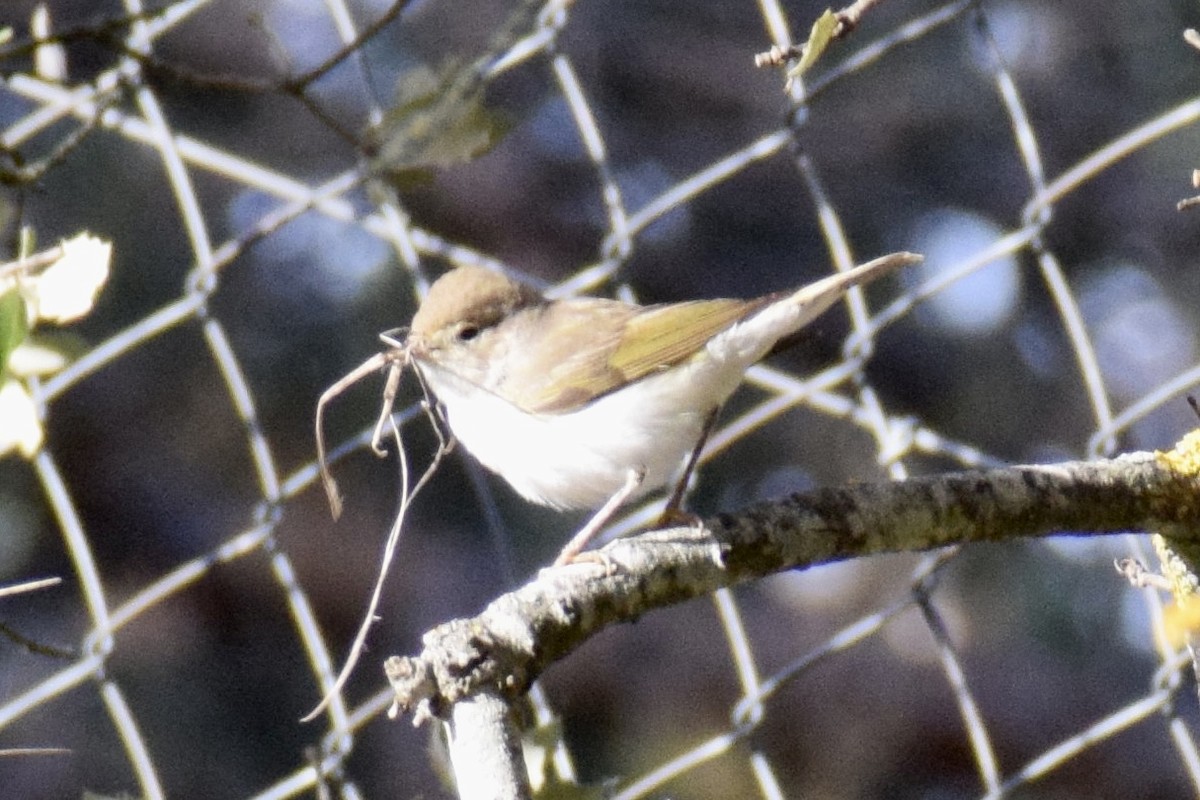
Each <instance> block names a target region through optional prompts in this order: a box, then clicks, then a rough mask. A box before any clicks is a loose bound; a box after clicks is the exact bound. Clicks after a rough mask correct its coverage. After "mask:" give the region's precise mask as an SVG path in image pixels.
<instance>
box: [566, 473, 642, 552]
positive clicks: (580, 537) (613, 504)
mask: <svg viewBox="0 0 1200 800" xmlns="http://www.w3.org/2000/svg"><path fill="white" fill-rule="evenodd" d="M645 479H646V470H645V469H640V468H638V469H633V468H631V469H630V470H629V472H628V473H627V474H626V475H625V483H624V484H623V485H622V486H621V488H620V489H618V490H617V491H616V494H614V495H613V496H612V497H610V498H608V500H606V501H605V503H604V505H603V506H601V507H600V510H599V511H597V512H596V513H595V514H593V515H592V518H591V519H589V520H588V521H587V524H586V525H584V526H583V527H582V528H581V529H580V530H579V533H577V534H575V536H574V537H572V538H571V541H569V542H567V546H566V547H564V548H563V549H562V552H561V553H559V554H558V558H556V559H554V565H553V566H556V567H561V566H564V565H566V564H570V563H571V562H573V561H574V560H575V558H576V557H577V556H578V555H579V554H580V553H582V552H583V548H585V547H587V546H588V542H590V541H591V540H592V539H594V538H595V537H596V534H597V533H599V532H600V529H601V528H602V527H604V524H605V523H606V522H608V520H609V518H610V517H611V516H612V515H613V514H614V513H615V512H616V510H617V509H618V508H620V507H621V506H622V505H623V504H624V503H625V501H626V500H628V499H629V497H630V496H631V495H632V494H633V493H634V492H636V491H637V489H638V487H639V486H641V485H642V481H643V480H645Z"/></svg>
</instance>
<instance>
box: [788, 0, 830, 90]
mask: <svg viewBox="0 0 1200 800" xmlns="http://www.w3.org/2000/svg"><path fill="white" fill-rule="evenodd" d="M837 27H838V21H837V16H835V15H834V13H833V11H831V10H830V9H828V8H827V9H825V13H824V14H822V15H821V16H820V17H818V18H817V21H816V22H814V23H813V26H812V31H811V32H810V33H809V34H808V41H807V42H805V44H804V55H802V56H800V61H799V62H798V63H797V64H796V66H794V67H792V68H791V69H789V70H788V73H787V76H788V77H789V78H799V77H800V76H801V75H803V74H804V73H805V72H808V70H809V68H810V67H811V66H812V65H813V64H815V63H817V59H818V58H820V57H821V54H822V53H824V52H825V50H826V48H828V47H829V43H830V42H832V41H833V33H834V31H836V30H837Z"/></svg>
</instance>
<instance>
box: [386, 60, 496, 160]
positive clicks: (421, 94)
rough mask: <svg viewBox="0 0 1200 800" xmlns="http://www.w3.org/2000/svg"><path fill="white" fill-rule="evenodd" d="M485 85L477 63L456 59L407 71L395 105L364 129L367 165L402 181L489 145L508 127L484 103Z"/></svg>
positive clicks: (478, 152) (471, 156) (470, 155)
mask: <svg viewBox="0 0 1200 800" xmlns="http://www.w3.org/2000/svg"><path fill="white" fill-rule="evenodd" d="M484 88H485V87H484V81H483V79H482V78H481V77H480V75H479V68H478V66H477V65H474V64H467V65H464V64H463V63H462V62H460V61H457V60H451V61H447V62H446V63H444V64H442V66H441V67H439V68H438V70H437V71H436V72H435V71H434V70H431V69H429V68H428V67H424V66H422V67H416V68H414V69H410V70H407V71H406V72H405V73H404V74H403V75H401V76H400V80H399V83H398V84H397V87H396V102H395V104H394V105H393V106H392V108H391V109H390V110H389V111H388V112H387V113H386V114H385V115H384V117H383V120H382V121H381V122H380V123H379V125H378V126H376V127H375V128H373V129H371V130H370V131H368V133H367V140H368V142H369V144H370V145H371V147H372V149H373V151H374V157H373V158H372V160H371V167H372V168H373V169H375V170H377V171H380V172H385V173H388V174H389V175H390V176H391V177H393V178H396V179H399V180H401V181H402V182H406V181H410V180H412V179H414V178H418V179H419V178H420V177H421V176H422V175H423V173H428V172H430V171H432V170H436V169H439V168H442V167H449V166H453V165H455V164H463V163H466V162H468V161H471V160H473V159H475V158H478V157H479V156H481V155H483V154H484V153H486V152H488V151H489V150H491V149H492V148H493V147H495V145H496V143H497V142H498V141H500V139H501V138H503V136H504V134H505V133H507V131H508V128H509V127H510V126H509V125H507V124H506V122H505V121H504V120H503V119H502V117H501V116H500V115H499V114H497V113H496V112H495V111H493V110H491V109H489V108H488V107H487V106H486V105H485V103H484Z"/></svg>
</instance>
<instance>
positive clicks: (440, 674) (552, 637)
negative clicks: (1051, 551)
mask: <svg viewBox="0 0 1200 800" xmlns="http://www.w3.org/2000/svg"><path fill="white" fill-rule="evenodd" d="M1188 438H1189V439H1193V440H1194V441H1193V442H1192V446H1193V447H1195V446H1196V445H1197V444H1200V437H1191V436H1189V437H1188ZM1186 441H1187V440H1185V442H1186ZM1175 456H1176V453H1172V454H1155V453H1136V454H1131V455H1127V456H1122V457H1120V458H1115V459H1111V460H1107V461H1094V462H1068V463H1063V464H1054V465H1046V466H1020V467H1011V468H1007V469H998V470H990V471H986V472H962V473H953V474H948V475H940V476H935V477H928V478H916V479H912V480H907V481H902V482H884V483H875V484H859V485H853V486H847V487H837V488H825V489H819V490H817V491H814V492H808V493H804V494H797V495H793V496H791V497H789V498H787V499H785V500H782V501H779V502H775V503H764V504H760V505H756V506H753V507H751V508H749V509H746V510H745V511H742V512H739V513H736V514H721V515H718V516H716V517H714V518H712V519H710V520H707V521H705V523H704V526H703V528H699V527H693V528H674V529H669V530H659V531H651V532H648V533H644V534H641V535H638V536H632V537H628V538H625V539H620V540H618V541H616V542H613V543H612V544H610V545H609V546H608V547H606V548H604V550H602V551H601V553H602V554H603V558H602V560H603V562H604V563H601V564H596V563H591V564H588V563H585V564H575V565H571V566H568V567H564V568H557V569H549V570H543V571H542V573H541V574H540V575H539V576H538V577H537V578H536V579H535V580H533V581H531V582H530V583H528V584H527V585H525V586H523V587H521V588H520V589H517V590H516V591H513V592H511V593H509V594H506V595H504V596H502V597H500V598H498V599H497V600H495V601H494V602H492V603H491V604H490V605H489V606H488V607H487V608H486V609H484V611H483V612H482V613H481V614H480V615H479V616H477V617H474V618H473V619H459V620H454V621H452V622H449V623H446V624H444V625H441V626H439V627H437V628H434V629H433V630H431V631H429V632H428V633H426V634H425V636H424V637H423V640H422V641H423V644H424V650H423V651H422V653H421V654H420V655H418V656H415V657H407V658H401V657H396V656H393V657H392V658H389V659H388V660H387V662H386V663H385V665H384V667H385V672H386V673H387V675H388V679H389V681H391V683H392V686H393V688H394V689H395V691H396V703H395V704H394V705H393V708H392V712H391V713H392V714H393V715H394V714H395V713H396V711H397V710H398V709H403V710H405V711H409V710H412V711H414V712H415V714H414V724H420V723H421V722H422V721H424V720H426V719H428V718H429V717H430V716H445V715H447V713H448V712H449V710H450V708H451V706H452V705H453V704H454V703H456V702H458V701H459V700H461V699H463V698H465V697H469V696H472V695H474V694H475V693H477V692H479V691H481V690H488V691H491V692H494V693H497V694H499V695H501V696H508V697H514V696H517V695H519V694H520V693H522V692H524V691H525V689H526V688H527V687H528V686H529V685H530V683H531V682H532V681H533V680H534V679H535V678H536V677H537V676H538V675H539V674H540V673H541V672H542V671H543V670H544V669H545V668H546V667H548V666H549V665H550V664H551V663H553V662H554V661H556V660H558V659H560V658H562V657H563V656H565V655H566V654H567V653H569V652H571V651H572V650H573V649H575V648H576V647H578V646H579V645H580V644H582V643H583V642H584V641H585V640H587V639H588V638H589V637H591V636H593V635H594V634H596V633H597V632H598V631H600V630H601V629H603V628H604V627H606V626H608V625H611V624H613V623H616V622H624V621H628V620H632V619H636V618H637V617H639V616H641V615H642V614H644V613H646V612H647V611H650V610H652V609H655V608H660V607H663V606H667V605H671V604H674V603H679V602H682V601H684V600H689V599H691V598H694V597H697V596H699V595H703V594H707V593H709V592H712V591H714V590H716V589H718V588H721V587H725V586H731V585H734V584H737V583H741V582H743V581H747V580H751V579H754V578H759V577H762V576H765V575H769V574H771V573H774V572H778V571H781V570H785V569H795V568H804V567H810V566H814V565H817V564H823V563H828V562H831V561H840V560H844V559H848V558H854V557H857V556H865V555H872V554H875V553H884V552H895V551H918V550H928V549H931V548H936V547H944V546H947V545H956V544H965V543H970V542H981V541H1008V540H1013V539H1020V538H1032V537H1041V536H1047V535H1050V534H1069V535H1099V534H1111V533H1118V532H1126V531H1144V530H1153V531H1156V532H1158V533H1160V534H1162V535H1163V536H1165V537H1167V538H1168V539H1169V540H1171V541H1172V542H1174V543H1188V544H1193V545H1194V544H1196V543H1198V542H1200V478H1198V477H1197V473H1198V470H1196V469H1194V468H1190V467H1188V466H1187V465H1184V464H1181V463H1180V462H1179V461H1178V460H1175V461H1173V460H1172V458H1174V457H1175ZM1193 458H1194V457H1193Z"/></svg>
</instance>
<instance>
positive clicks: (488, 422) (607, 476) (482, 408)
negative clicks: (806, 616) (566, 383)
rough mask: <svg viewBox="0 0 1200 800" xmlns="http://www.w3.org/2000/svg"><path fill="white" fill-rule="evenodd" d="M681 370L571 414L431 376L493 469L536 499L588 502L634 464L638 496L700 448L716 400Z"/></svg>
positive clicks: (461, 432)
mask: <svg viewBox="0 0 1200 800" xmlns="http://www.w3.org/2000/svg"><path fill="white" fill-rule="evenodd" d="M675 372H677V371H675V370H673V371H671V372H668V373H664V374H663V375H661V376H654V377H651V378H647V379H644V380H643V381H639V382H638V385H636V386H633V387H629V386H627V387H625V388H624V389H622V390H620V391H617V392H614V393H612V394H609V395H606V396H604V397H602V398H600V399H598V400H596V401H594V402H592V403H589V404H587V405H585V406H583V407H581V408H580V409H577V410H575V411H571V412H567V413H562V414H530V413H528V412H525V411H522V410H520V409H518V408H517V407H516V406H514V405H512V404H511V403H509V402H508V401H506V400H504V399H502V398H500V397H498V396H497V395H495V394H492V393H491V392H488V391H485V390H482V389H479V388H478V387H476V386H474V385H471V384H469V383H466V382H464V381H461V380H459V379H457V378H456V377H455V376H453V375H449V374H447V373H445V372H443V371H440V370H437V369H436V368H435V369H427V370H426V377H427V379H428V380H429V383H430V387H431V388H432V389H433V391H434V393H435V394H436V395H437V396H438V398H439V399H440V400H441V401H442V403H443V405H444V406H445V407H446V417H447V421H448V422H449V424H450V429H451V430H452V431H453V433H454V436H455V438H457V439H458V440H459V442H460V443H461V444H462V445H463V446H464V447H465V448H466V449H467V450H468V451H469V452H470V453H471V454H472V455H474V456H475V458H477V459H478V460H479V461H480V462H481V463H482V464H483V465H484V466H486V467H487V468H488V469H490V470H492V471H493V472H495V473H497V474H499V475H500V476H502V477H503V478H504V479H505V480H507V481H508V482H509V483H510V484H511V485H512V487H513V488H514V489H516V491H517V492H518V493H519V494H521V495H522V496H523V497H525V498H527V499H528V500H531V501H533V502H535V503H539V504H541V505H546V506H551V507H554V508H560V509H567V508H578V509H587V508H596V507H598V506H600V505H602V504H603V503H604V502H605V501H606V500H608V499H609V498H610V497H612V496H613V495H614V494H616V493H617V491H618V490H620V489H621V488H622V486H623V485H624V483H625V481H626V479H627V476H628V474H629V470H630V469H636V470H640V471H642V472H643V473H644V477H643V479H642V483H641V485H640V487H639V491H638V493H639V494H641V493H645V492H648V491H651V490H653V489H657V488H659V487H661V486H663V485H664V484H665V483H667V481H669V480H670V479H671V478H672V477H673V476H674V475H675V473H676V471H677V470H678V469H679V467H680V466H681V464H682V462H683V459H684V458H685V457H686V456H687V455H688V454H689V453H690V452H691V451H692V449H693V448H694V447H695V445H696V442H697V441H698V440H699V438H700V435H701V432H702V431H703V428H704V424H705V420H706V418H707V417H708V415H709V413H711V411H712V409H713V408H715V407H716V406H715V405H714V404H712V403H711V402H708V403H701V402H700V396H702V395H704V394H705V393H704V392H696V391H695V389H696V387H695V386H694V385H693V386H691V387H690V389H691V391H680V390H678V389H677V388H676V385H675V384H677V383H678V384H680V386H682V387H683V388H685V389H686V388H687V386H686V377H685V376H681V375H676V374H673V373H675ZM710 397H711V396H710ZM719 399H720V400H723V399H724V397H721V398H719Z"/></svg>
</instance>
